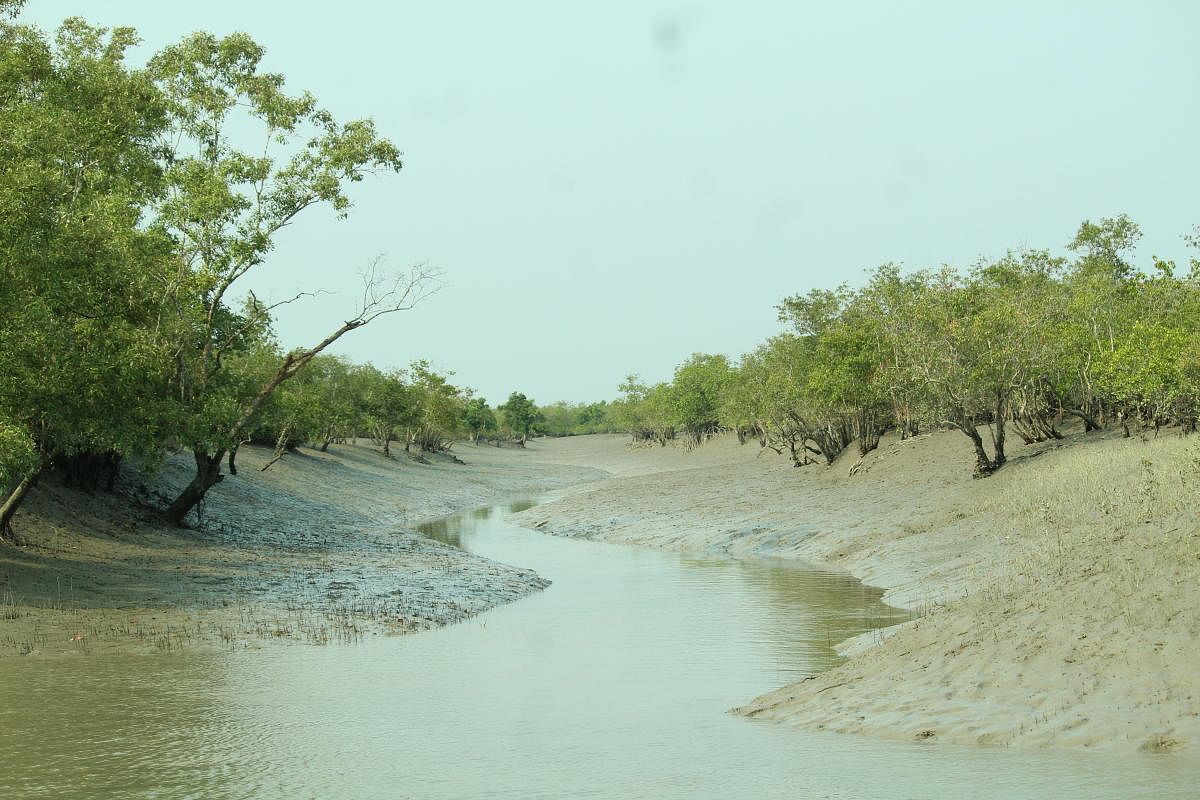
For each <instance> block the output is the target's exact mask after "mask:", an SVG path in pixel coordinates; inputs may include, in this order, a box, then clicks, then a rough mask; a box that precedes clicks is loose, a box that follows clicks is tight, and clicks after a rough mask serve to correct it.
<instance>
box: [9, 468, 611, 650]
mask: <svg viewBox="0 0 1200 800" xmlns="http://www.w3.org/2000/svg"><path fill="white" fill-rule="evenodd" d="M456 452H458V454H459V455H460V456H462V459H463V460H465V461H466V462H467V463H466V464H461V463H455V462H454V460H453V459H452V458H451V457H448V456H433V457H429V459H428V461H429V463H418V462H416V461H413V460H410V459H409V458H407V457H406V456H405V455H404V454H403V452H400V453H398V454H397V458H395V459H388V458H384V457H383V456H382V454H381V453H379V452H378V450H376V449H375V448H372V447H369V446H366V445H365V444H364V445H361V446H360V445H333V446H331V447H330V448H329V452H327V453H321V452H318V451H316V450H310V449H307V448H303V449H301V450H299V451H297V452H292V453H289V454H287V455H286V456H285V458H284V459H283V460H282V461H280V462H279V463H277V464H275V465H274V466H272V467H271V468H270V469H269V470H267V471H266V472H262V471H260V468H261V467H262V466H263V465H265V464H266V463H267V461H268V460H269V458H270V455H271V452H270V450H269V449H265V448H257V447H244V448H242V451H241V453H240V454H239V457H238V467H239V470H238V475H237V476H227V477H226V479H225V480H224V481H222V482H221V483H220V484H219V485H218V486H217V487H215V488H214V489H213V490H212V491H211V492H210V493H209V498H208V499H207V500H206V503H205V506H204V509H203V515H202V522H201V524H200V526H199V527H198V529H196V530H180V529H176V528H173V527H171V526H168V525H166V524H165V523H164V522H163V521H162V520H161V518H160V517H159V515H158V514H157V513H156V512H155V511H154V509H155V508H160V507H162V506H163V504H164V502H165V501H166V500H167V499H168V498H169V496H170V495H171V493H172V492H174V491H175V490H177V489H178V488H179V487H180V486H182V485H183V484H184V483H185V482H186V481H187V480H188V478H189V477H190V475H189V472H188V466H189V460H188V459H185V458H183V457H173V458H171V459H168V461H167V463H166V465H165V466H164V468H163V469H161V470H160V471H158V472H157V473H155V474H154V475H153V476H145V475H140V474H139V473H137V472H136V471H133V470H126V471H125V472H124V473H123V474H122V475H121V478H120V480H119V481H118V486H117V492H116V493H114V494H107V493H103V492H97V493H95V494H92V495H89V494H85V493H82V492H78V491H74V490H70V489H67V488H64V487H63V486H61V485H59V483H58V482H57V481H55V480H54V479H53V477H49V478H47V479H44V480H43V481H42V482H41V485H40V486H38V487H37V489H36V490H35V491H34V492H33V493H32V494H31V496H30V497H29V499H28V500H27V502H26V504H25V506H24V508H23V509H22V511H21V512H20V514H19V515H18V517H17V518H16V521H15V525H14V527H15V529H16V531H17V533H18V535H19V537H20V539H21V542H22V545H21V546H13V545H10V544H0V657H3V656H22V655H23V656H41V657H45V656H54V655H63V654H79V653H90V652H97V651H109V650H119V651H126V650H129V651H135V652H136V651H170V650H175V649H179V648H183V647H192V646H219V647H256V646H261V644H262V643H263V642H264V641H267V640H276V639H288V640H298V641H303V642H310V643H326V642H331V641H354V640H357V639H358V638H360V637H361V636H363V635H365V634H367V633H370V632H379V631H382V632H389V633H403V632H409V631H415V630H422V629H425V628H430V627H435V626H438V625H445V624H449V623H452V622H457V621H460V620H462V619H466V618H468V617H471V616H474V615H475V614H478V613H480V612H482V611H485V610H487V609H489V608H492V607H494V606H496V605H498V604H500V603H505V602H510V601H512V600H514V599H517V598H519V597H523V596H525V595H527V594H529V593H530V592H534V591H538V590H540V589H542V588H544V587H545V586H546V585H547V581H546V580H545V579H543V578H541V577H540V576H538V575H536V574H535V573H533V572H532V571H530V570H527V569H522V568H520V567H518V566H509V565H505V564H500V563H497V562H494V561H489V560H487V559H484V558H480V557H477V556H473V555H470V554H468V553H464V552H462V551H461V550H458V549H456V548H452V547H447V546H445V545H442V544H440V543H438V542H434V541H431V540H429V539H428V538H426V537H424V536H420V535H418V534H416V533H415V532H414V531H413V528H414V527H415V525H416V524H417V523H419V522H421V521H422V520H427V519H431V518H436V517H441V516H444V515H446V514H450V513H453V512H455V511H460V510H464V509H471V508H476V507H478V506H482V505H487V504H489V503H492V502H498V501H500V500H503V499H507V498H510V497H513V496H526V495H534V494H540V493H543V492H546V491H551V490H555V489H560V488H562V487H564V486H567V485H570V484H572V483H578V482H580V481H586V480H591V479H595V478H597V477H599V476H600V475H601V474H602V473H600V472H598V471H596V470H594V469H590V468H588V467H586V466H571V465H563V464H556V465H545V464H539V463H537V459H536V458H534V457H533V454H532V453H530V452H529V451H523V450H520V449H516V448H502V449H499V448H494V447H473V446H469V445H467V446H459V447H456Z"/></svg>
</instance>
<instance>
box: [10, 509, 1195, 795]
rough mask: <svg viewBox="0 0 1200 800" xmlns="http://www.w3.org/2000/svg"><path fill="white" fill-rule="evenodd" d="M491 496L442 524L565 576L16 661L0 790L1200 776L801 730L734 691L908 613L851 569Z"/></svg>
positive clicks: (509, 790)
mask: <svg viewBox="0 0 1200 800" xmlns="http://www.w3.org/2000/svg"><path fill="white" fill-rule="evenodd" d="M505 510H506V509H484V510H481V511H479V512H475V513H473V514H465V515H459V516H457V517H453V518H450V519H448V520H445V521H443V522H440V523H436V524H432V525H429V526H427V527H426V533H427V534H428V535H430V536H433V537H435V538H439V539H442V540H444V541H447V542H450V543H453V544H456V545H459V546H462V547H465V548H467V549H469V550H471V551H474V552H477V553H480V554H482V555H485V556H488V557H492V558H496V559H499V560H502V561H506V562H509V563H515V564H520V565H522V566H528V567H532V568H534V569H536V570H537V571H538V572H539V573H541V574H542V575H544V576H546V577H548V578H550V579H552V580H553V581H554V585H553V586H551V587H550V588H549V589H548V590H546V591H545V592H543V593H540V594H537V595H534V596H531V597H529V598H526V599H524V600H521V601H518V602H516V603H513V604H511V605H509V606H505V607H503V608H499V609H495V610H494V611H491V612H488V613H487V614H485V615H483V616H481V617H478V618H476V619H474V620H472V621H470V622H466V623H462V624H460V625H456V626H452V627H450V628H444V629H441V630H437V631H432V632H428V633H423V634H419V635H414V636H405V637H397V638H376V639H369V640H367V641H366V642H364V643H362V644H359V645H351V646H326V647H310V646H301V645H291V646H283V645H280V646H271V647H266V648H265V649H262V650H255V651H245V650H241V651H235V652H229V653H201V652H191V653H189V652H184V653H179V654H168V655H160V656H153V657H149V656H148V657H137V658H135V657H107V656H105V657H101V656H94V657H86V656H81V657H78V658H76V659H73V660H72V659H60V660H57V661H54V662H47V661H42V662H38V661H37V660H34V659H8V660H6V661H4V662H0V797H3V798H21V797H130V798H133V797H138V798H142V797H146V798H151V797H162V798H175V797H203V798H243V797H245V798H250V797H287V798H306V797H321V798H329V797H347V798H376V797H378V798H474V797H479V798H484V797H486V798H507V797H511V798H564V797H586V798H693V797H696V798H708V797H711V798H740V797H747V798H751V797H752V798H776V797H778V798H784V797H786V798H888V800H893V799H894V798H961V797H964V796H970V797H972V798H973V799H976V800H978V799H980V798H1023V797H1046V798H1129V797H1155V798H1168V797H1180V798H1182V797H1189V798H1190V797H1195V796H1196V795H1195V789H1194V787H1195V786H1197V785H1200V765H1198V764H1197V762H1196V761H1195V760H1190V759H1188V758H1187V757H1183V758H1180V757H1161V756H1158V757H1155V756H1144V757H1143V756H1122V757H1112V756H1108V755H1103V756H1101V755H1098V754H1090V753H1066V754H1064V753H1044V752H1034V753H1028V752H1013V751H1006V750H987V749H973V748H955V747H949V746H944V745H936V744H917V743H911V744H908V743H901V744H896V743H886V742H878V741H873V740H867V739H858V738H854V737H843V736H834V735H821V734H810V733H804V732H799V731H796V730H791V729H787V728H784V727H780V726H777V725H773V724H770V723H764V722H758V721H753V720H747V719H742V718H738V717H732V716H729V715H727V714H725V713H724V711H725V710H726V709H727V708H729V707H731V706H734V705H737V704H740V703H743V702H745V701H747V700H749V699H750V698H751V697H753V696H754V695H756V694H758V693H760V692H762V691H764V690H767V689H771V688H774V687H776V686H778V685H780V684H781V683H784V682H785V681H788V680H791V679H795V678H796V677H797V676H799V675H803V674H807V673H810V672H812V671H814V670H818V669H823V668H825V667H827V666H829V665H831V664H832V663H835V661H836V656H835V655H834V654H833V652H832V650H831V649H830V645H831V644H832V643H835V642H837V641H839V640H841V639H843V638H845V637H847V636H849V635H852V634H855V633H858V632H860V631H863V630H866V629H869V628H871V627H874V626H878V625H881V624H887V623H889V622H890V621H893V620H894V619H896V616H895V612H894V611H893V610H891V609H889V608H888V607H887V606H884V605H882V604H881V603H880V602H879V598H878V594H877V593H876V592H874V591H872V590H870V589H867V588H865V587H863V586H862V585H861V584H858V583H857V582H855V581H853V580H850V579H848V578H846V577H845V576H842V575H836V574H829V573H824V572H820V571H813V570H807V569H801V568H797V567H796V566H795V565H790V564H782V563H765V562H763V563H749V562H734V561H727V560H720V559H696V558H685V557H681V556H678V555H675V554H670V553H660V552H655V551H649V550H634V549H627V548H622V547H617V546H613V545H604V544H595V543H590V542H579V541H568V540H563V539H556V538H553V537H549V536H544V535H541V534H538V533H534V532H530V531H526V530H524V529H520V528H517V527H515V526H512V525H508V524H506V523H505V522H503V519H502V517H503V513H504V511H505Z"/></svg>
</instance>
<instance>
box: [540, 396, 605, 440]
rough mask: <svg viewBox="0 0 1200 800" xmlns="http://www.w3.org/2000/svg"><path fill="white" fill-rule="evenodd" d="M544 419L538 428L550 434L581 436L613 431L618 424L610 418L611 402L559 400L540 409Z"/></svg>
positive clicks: (541, 431)
mask: <svg viewBox="0 0 1200 800" xmlns="http://www.w3.org/2000/svg"><path fill="white" fill-rule="evenodd" d="M538 411H539V413H540V414H541V416H542V421H541V422H539V423H538V425H537V430H538V432H539V433H544V434H547V435H549V436H581V435H584V434H589V433H612V432H613V431H614V430H616V429H617V428H616V426H615V424H614V423H613V421H612V420H611V419H610V413H609V412H610V409H609V404H608V403H606V402H603V401H601V402H598V403H568V402H566V401H562V400H560V401H558V402H557V403H551V404H550V405H546V406H541V407H540V408H539V409H538Z"/></svg>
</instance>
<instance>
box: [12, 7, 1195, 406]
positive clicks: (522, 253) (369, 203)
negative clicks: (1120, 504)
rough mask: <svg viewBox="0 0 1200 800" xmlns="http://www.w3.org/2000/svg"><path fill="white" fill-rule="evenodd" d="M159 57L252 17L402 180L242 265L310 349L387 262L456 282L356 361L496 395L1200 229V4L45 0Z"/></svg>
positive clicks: (360, 335)
mask: <svg viewBox="0 0 1200 800" xmlns="http://www.w3.org/2000/svg"><path fill="white" fill-rule="evenodd" d="M72 14H78V15H81V16H84V17H86V18H87V19H88V20H90V21H92V22H95V23H103V24H129V25H133V26H135V27H137V28H138V29H139V31H140V32H141V33H142V35H143V37H144V38H145V42H146V47H147V48H148V50H147V52H149V51H150V50H153V49H157V48H159V47H161V46H163V45H165V44H167V43H170V42H172V41H174V40H176V39H178V38H179V37H181V36H183V35H185V34H187V33H189V32H191V31H194V30H201V29H202V30H209V31H212V32H214V33H217V34H224V33H228V32H231V31H235V30H244V31H247V32H249V33H250V34H252V35H253V36H254V37H255V39H256V40H257V41H259V43H261V44H262V45H264V46H265V47H266V48H267V59H266V66H267V68H268V69H271V70H273V71H278V72H282V73H284V74H285V75H286V76H287V78H288V87H289V88H290V89H291V90H293V91H300V90H302V89H308V90H310V91H312V92H313V93H314V94H316V96H317V97H318V98H319V99H320V101H321V103H322V104H323V105H324V106H326V107H327V108H329V109H330V110H332V111H333V112H334V113H335V114H336V115H338V116H339V118H341V119H351V118H356V117H361V116H370V117H374V119H375V120H376V122H377V123H378V126H379V128H380V129H381V131H382V132H383V133H385V134H386V135H387V136H389V137H390V138H391V139H392V140H393V141H394V142H396V144H397V145H398V146H399V147H400V148H401V150H403V151H404V154H405V167H404V169H403V170H402V172H401V173H400V174H399V175H395V176H389V177H384V178H376V179H372V180H368V181H367V182H365V183H363V184H360V185H358V186H356V187H354V189H353V198H354V200H355V203H356V207H355V209H354V210H353V211H352V213H351V217H350V219H348V220H346V221H341V222H339V221H336V220H335V219H334V216H333V214H332V213H331V212H330V211H328V210H326V209H314V210H310V211H308V212H306V213H305V215H304V216H303V217H302V219H301V220H299V221H298V222H297V224H296V226H295V227H294V228H293V229H291V230H289V231H287V233H286V235H285V236H283V237H282V238H281V239H280V241H279V246H278V248H277V250H276V251H275V253H274V254H273V256H272V258H271V260H270V261H269V263H267V264H264V265H262V267H260V268H259V269H261V273H260V274H258V275H257V276H256V277H255V280H254V281H253V283H252V284H249V285H251V286H253V287H254V288H255V290H256V291H258V292H260V294H265V295H267V296H274V297H276V298H278V297H282V296H285V295H289V294H291V293H294V292H295V291H296V290H299V289H315V288H325V289H340V290H341V291H340V293H338V294H335V295H332V296H328V295H327V296H323V297H320V298H317V299H315V300H310V301H308V302H307V304H306V305H304V306H302V307H298V308H297V307H290V308H289V309H287V310H286V312H285V313H284V314H282V315H281V320H280V324H279V327H278V330H279V332H280V334H281V339H282V340H283V343H284V344H285V345H288V346H292V345H300V344H305V343H312V342H314V341H315V340H318V339H320V338H321V336H322V335H323V334H324V333H325V332H326V331H327V329H329V328H331V327H335V326H336V325H337V324H338V322H339V321H340V320H341V319H344V318H345V317H346V316H347V314H348V312H349V310H350V309H351V308H352V306H353V298H354V292H353V287H354V285H355V281H356V277H355V273H356V271H357V270H358V269H360V268H361V267H362V266H363V265H364V264H365V263H366V262H367V261H368V260H370V258H371V257H372V256H374V255H376V254H379V253H386V254H387V256H388V258H389V260H390V262H391V263H392V264H393V265H394V266H397V267H403V266H406V265H408V264H410V263H415V262H429V263H430V264H432V265H435V266H437V267H439V268H441V269H443V270H444V271H445V273H446V277H447V281H448V285H447V286H446V288H445V289H444V290H443V291H442V292H441V293H440V294H438V295H436V296H435V297H433V298H431V299H430V300H428V301H427V302H426V303H425V304H423V305H422V306H420V307H419V308H417V309H415V310H413V311H411V312H408V313H406V314H401V315H395V316H392V317H390V318H385V319H383V320H380V321H378V322H376V323H374V324H373V325H372V326H370V327H369V328H367V329H364V330H360V331H355V332H354V333H352V334H350V335H349V336H348V337H347V338H346V339H344V340H343V342H342V343H341V344H340V345H339V347H338V349H337V352H340V353H342V354H344V355H347V356H349V357H351V358H353V359H356V360H359V361H371V362H373V363H375V364H376V365H378V366H380V367H392V366H402V365H404V364H406V363H408V362H409V361H411V360H413V359H416V358H429V359H430V360H431V361H433V362H434V363H435V364H437V365H439V366H441V367H443V368H447V369H451V370H454V372H455V375H456V377H455V380H456V382H457V383H459V384H460V385H468V386H472V387H474V388H476V389H477V390H479V391H480V392H481V393H482V394H483V395H484V396H485V397H487V398H488V399H489V400H491V401H493V402H502V401H503V400H504V398H505V397H507V395H508V393H509V392H510V391H512V390H514V389H515V390H519V391H523V392H525V393H526V394H528V395H529V396H531V397H533V398H534V399H535V400H537V401H538V402H541V403H547V402H550V401H553V400H558V399H566V400H573V401H582V400H596V399H610V398H612V397H613V396H614V395H615V394H616V386H617V384H618V382H619V381H620V380H621V378H622V376H623V375H625V374H626V373H629V372H638V373H640V374H641V375H642V376H643V378H645V379H647V380H651V381H658V380H664V379H668V378H669V377H670V374H671V372H672V370H673V369H674V366H675V365H676V364H678V363H679V362H680V361H682V360H683V359H684V358H686V357H687V356H688V355H689V354H690V353H692V352H695V351H704V352H723V353H727V354H729V355H731V356H737V355H739V354H741V353H743V352H746V351H748V350H750V349H753V347H754V346H755V345H757V344H758V343H759V342H760V341H762V340H763V339H764V338H766V337H767V336H770V335H772V334H774V333H776V332H777V331H778V330H779V324H778V323H777V322H776V320H775V312H774V306H775V304H776V303H778V302H779V301H780V300H781V299H782V298H783V297H784V296H786V295H789V294H794V293H796V292H801V291H806V290H807V289H809V288H813V287H827V286H833V285H836V284H838V283H840V282H842V281H850V282H851V283H855V282H858V281H860V280H861V279H862V275H863V270H864V269H866V268H868V267H872V266H874V265H877V264H879V263H882V262H885V261H897V262H901V263H902V264H904V265H905V266H907V267H911V268H918V267H922V266H929V265H935V264H940V263H954V264H960V265H967V264H969V263H970V262H972V261H974V260H975V259H976V258H978V257H980V256H994V255H999V254H1002V253H1003V252H1004V250H1005V249H1007V248H1010V247H1020V246H1033V247H1051V248H1054V249H1061V247H1062V245H1063V244H1064V243H1065V242H1066V241H1068V240H1069V239H1070V238H1071V236H1072V235H1073V233H1074V231H1075V229H1076V227H1077V226H1078V224H1079V222H1080V221H1081V220H1082V219H1084V218H1093V219H1095V218H1098V217H1100V216H1109V215H1113V214H1117V213H1121V212H1126V213H1128V214H1130V215H1131V216H1132V217H1133V218H1134V219H1135V220H1136V221H1138V222H1139V223H1140V224H1141V225H1142V227H1143V230H1144V231H1145V234H1146V236H1145V238H1144V239H1143V241H1142V246H1141V248H1140V249H1139V256H1140V257H1141V259H1142V260H1143V261H1145V262H1148V260H1149V257H1150V254H1151V253H1154V254H1157V255H1159V256H1161V257H1166V258H1175V259H1178V260H1179V261H1180V262H1184V261H1186V258H1187V251H1186V248H1185V247H1184V245H1183V242H1182V241H1181V239H1180V235H1181V234H1183V233H1186V232H1188V231H1190V230H1191V228H1192V226H1193V225H1195V224H1196V223H1200V194H1198V193H1197V187H1200V159H1197V158H1196V148H1197V132H1198V131H1200V106H1198V103H1197V99H1196V87H1197V85H1200V48H1197V47H1196V42H1195V34H1196V31H1197V30H1200V3H1194V2H1187V1H1181V2H1157V3H1153V2H1142V3H1130V2H1121V3H1105V2H1095V0H1093V1H1092V2H1059V1H1058V0H1053V1H1052V2H1049V1H1047V0H1043V1H1042V2H1033V3H1017V2H1006V3H989V4H986V7H985V6H984V4H979V3H964V2H945V3H934V2H922V3H884V2H878V3H870V2H858V3H852V2H836V3H835V2H826V3H801V2H778V3H747V2H738V3H733V2H728V3H670V4H663V3H656V2H603V3H601V2H596V3H591V4H587V5H585V4H584V3H564V2H540V3H533V2H517V1H516V0H514V1H513V2H507V3H485V2H470V3H464V2H437V3H433V2H422V3H412V2H379V1H378V0H376V1H374V2H372V1H370V0H340V2H336V3H329V2H323V3H319V4H318V3H303V2H268V1H266V0H258V1H257V2H256V1H254V0H238V1H237V2H228V1H226V0H210V2H201V3H170V2H162V0H155V2H149V1H143V0H104V1H103V2H97V1H96V0H93V1H92V2H82V0H80V1H78V2H76V1H74V0H44V1H39V0H32V2H31V4H30V7H29V9H28V10H27V11H26V13H25V15H24V18H25V19H26V20H31V21H36V22H38V23H39V24H42V25H43V26H44V27H52V26H53V25H55V24H57V22H58V20H60V19H61V18H62V17H65V16H69V15H72Z"/></svg>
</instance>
